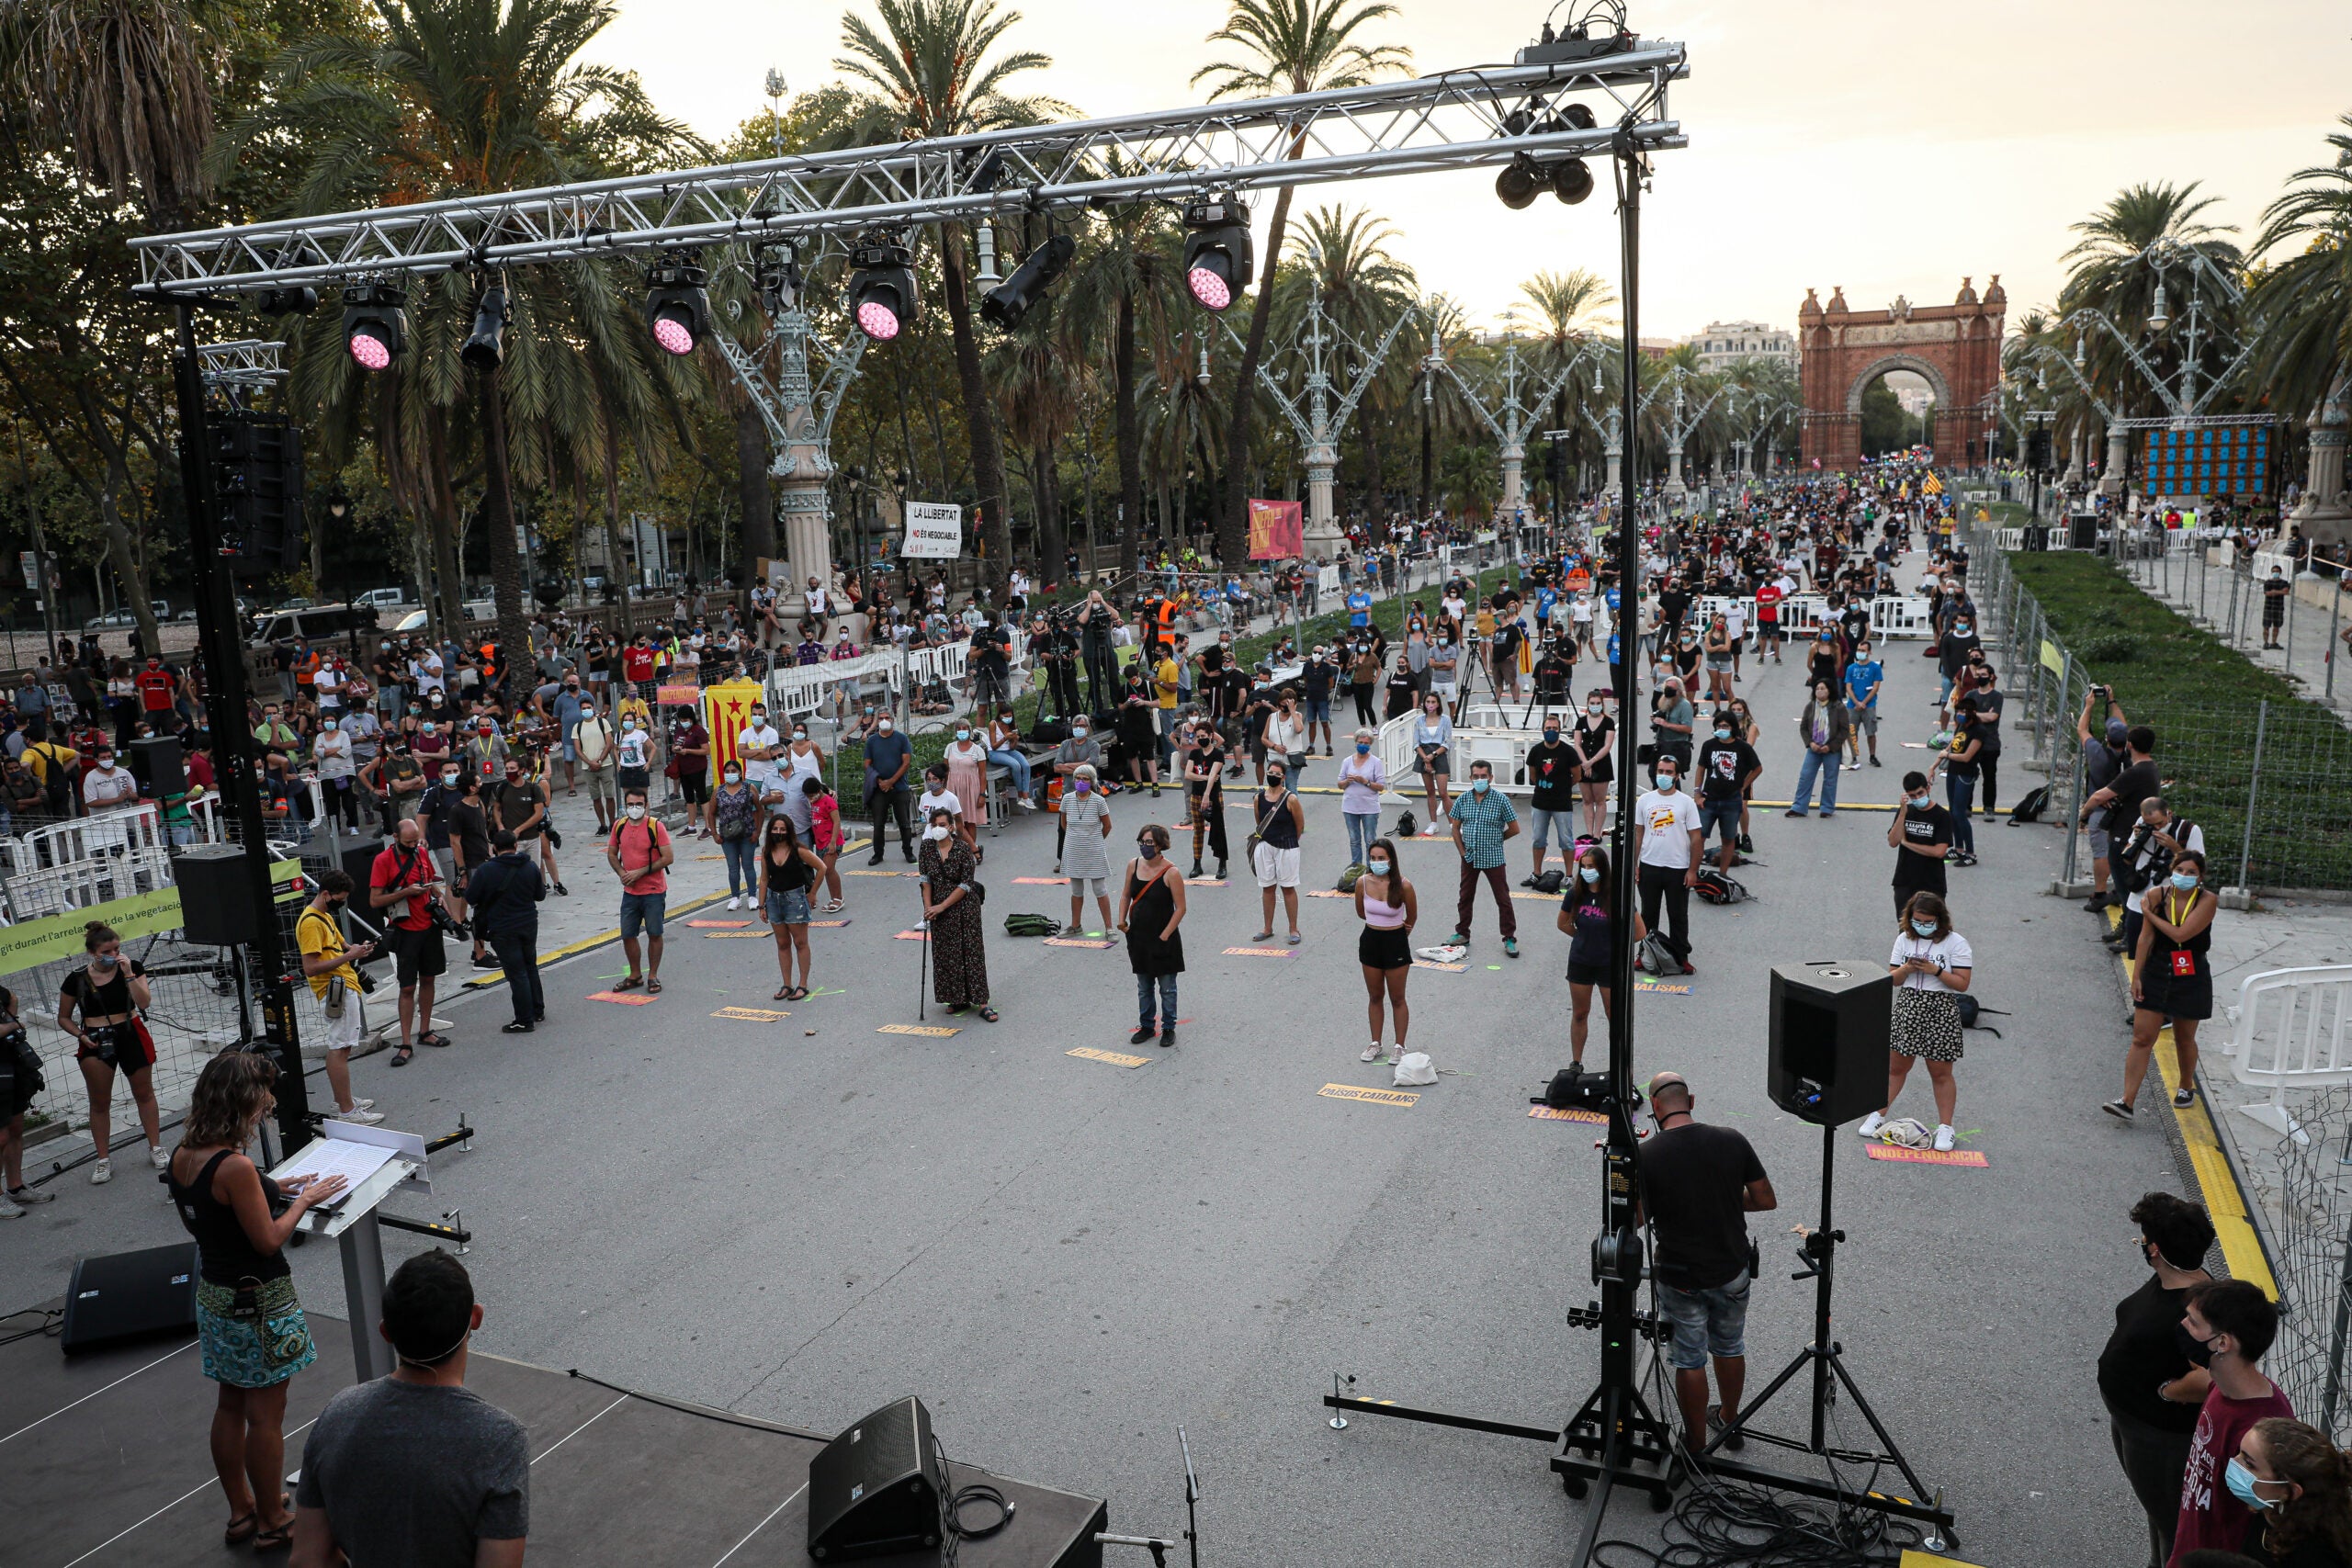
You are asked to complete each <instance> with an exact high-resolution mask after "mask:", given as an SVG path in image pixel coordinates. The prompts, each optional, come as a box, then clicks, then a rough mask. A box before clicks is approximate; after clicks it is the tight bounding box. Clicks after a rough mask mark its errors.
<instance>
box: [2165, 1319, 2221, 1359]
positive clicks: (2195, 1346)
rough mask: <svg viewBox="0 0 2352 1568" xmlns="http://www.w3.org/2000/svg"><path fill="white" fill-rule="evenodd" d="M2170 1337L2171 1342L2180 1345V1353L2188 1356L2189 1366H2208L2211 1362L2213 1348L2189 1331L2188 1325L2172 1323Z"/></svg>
mask: <svg viewBox="0 0 2352 1568" xmlns="http://www.w3.org/2000/svg"><path fill="white" fill-rule="evenodd" d="M2172 1337H2173V1343H2174V1344H2176V1345H2177V1346H2179V1347H2180V1353H2181V1354H2182V1355H2184V1356H2186V1357H2188V1364H2189V1365H2190V1366H2193V1367H2210V1366H2211V1365H2212V1364H2213V1348H2212V1347H2211V1345H2208V1344H2207V1343H2206V1342H2205V1341H2204V1340H2202V1339H2199V1338H2198V1337H2197V1336H2195V1335H2194V1334H2191V1333H2189V1332H2188V1325H2187V1324H2185V1323H2176V1324H2174V1325H2173V1328H2172Z"/></svg>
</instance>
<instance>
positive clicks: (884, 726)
mask: <svg viewBox="0 0 2352 1568" xmlns="http://www.w3.org/2000/svg"><path fill="white" fill-rule="evenodd" d="M874 728H876V729H878V730H880V731H881V732H882V733H883V734H885V735H888V734H889V733H890V721H889V720H888V719H887V718H883V719H876V721H875V723H874Z"/></svg>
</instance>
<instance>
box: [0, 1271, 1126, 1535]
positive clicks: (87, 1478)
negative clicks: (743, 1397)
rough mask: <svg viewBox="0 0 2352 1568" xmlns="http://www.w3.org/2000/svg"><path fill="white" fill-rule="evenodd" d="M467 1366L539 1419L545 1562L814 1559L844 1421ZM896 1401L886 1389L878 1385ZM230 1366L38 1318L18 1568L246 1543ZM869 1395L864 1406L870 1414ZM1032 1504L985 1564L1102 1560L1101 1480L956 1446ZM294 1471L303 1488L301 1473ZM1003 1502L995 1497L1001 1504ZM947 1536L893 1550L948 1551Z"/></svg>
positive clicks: (296, 1436)
mask: <svg viewBox="0 0 2352 1568" xmlns="http://www.w3.org/2000/svg"><path fill="white" fill-rule="evenodd" d="M311 1334H312V1336H313V1337H314V1338H315V1339H316V1340H317V1342H318V1346H319V1359H318V1363H317V1365H315V1366H313V1367H312V1368H311V1369H310V1370H309V1371H305V1372H303V1373H301V1374H300V1376H298V1377H297V1378H296V1379H295V1380H294V1386H293V1389H292V1391H291V1392H290V1394H289V1396H288V1400H287V1409H286V1450H287V1468H288V1471H289V1472H291V1471H293V1470H294V1469H296V1468H297V1467H298V1466H299V1465H300V1461H301V1449H302V1438H303V1434H304V1433H305V1432H306V1431H307V1430H308V1429H309V1427H310V1424H311V1422H312V1421H313V1420H315V1419H316V1418H317V1416H318V1414H319V1412H320V1410H321V1409H322V1407H324V1405H325V1404H326V1402H327V1401H328V1400H329V1399H330V1398H332V1397H334V1393H335V1392H336V1391H337V1390H339V1389H342V1388H344V1387H345V1386H347V1385H348V1384H349V1382H351V1347H350V1337H349V1330H348V1329H347V1327H346V1326H345V1324H344V1323H343V1322H342V1320H340V1319H337V1318H331V1317H328V1316H326V1315H324V1314H316V1313H314V1314H311ZM466 1382H467V1386H468V1387H469V1388H471V1389H473V1390H474V1391H475V1392H476V1393H480V1394H481V1396H482V1397H483V1398H485V1399H487V1400H489V1401H490V1402H491V1403H492V1404H497V1405H499V1406H500V1407H502V1408H503V1409H505V1410H507V1411H508V1412H510V1413H512V1414H513V1415H514V1416H515V1417H516V1418H517V1419H518V1420H520V1421H522V1422H523V1423H524V1424H525V1426H526V1427H528V1428H529V1429H530V1434H531V1533H530V1548H529V1553H528V1554H529V1556H530V1558H531V1559H532V1560H533V1561H534V1562H561V1563H565V1564H568V1565H573V1568H593V1565H597V1564H607V1563H609V1564H613V1565H615V1568H624V1565H625V1568H642V1565H643V1564H647V1563H662V1564H665V1565H676V1568H686V1565H693V1564H709V1565H711V1568H717V1565H718V1564H719V1563H721V1562H725V1563H729V1564H733V1565H735V1568H752V1565H756V1564H773V1563H789V1564H795V1565H805V1564H807V1563H808V1562H809V1561H810V1559H809V1554H808V1549H807V1544H806V1543H807V1541H808V1514H807V1492H806V1487H807V1483H808V1479H809V1458H810V1456H811V1455H813V1454H815V1453H816V1452H817V1451H818V1450H820V1449H821V1448H822V1447H823V1446H824V1444H825V1441H826V1439H825V1438H820V1437H819V1436H816V1435H815V1434H812V1433H809V1432H801V1431H795V1430H793V1429H791V1428H789V1427H779V1426H776V1425H774V1424H773V1423H770V1422H765V1421H758V1420H753V1419H751V1418H749V1417H746V1416H736V1415H733V1414H730V1413H729V1412H726V1411H718V1410H707V1409H704V1408H702V1407H700V1406H694V1405H688V1404H683V1402H676V1403H664V1402H662V1401H661V1400H659V1399H658V1398H657V1397H656V1396H651V1395H647V1394H641V1393H623V1392H621V1391H619V1390H617V1389H615V1388H610V1387H606V1386H605V1385H604V1384H602V1383H599V1382H594V1381H592V1380H590V1379H588V1378H585V1377H576V1376H571V1375H569V1374H567V1373H564V1372H560V1371H550V1370H548V1369H547V1368H545V1367H535V1366H531V1365H529V1364H527V1363H526V1362H522V1361H510V1360H505V1359H501V1358H499V1357H496V1356H486V1355H482V1354H481V1353H479V1352H476V1353H475V1354H474V1355H472V1356H471V1357H470V1358H469V1365H468V1371H467V1378H466ZM877 1403H878V1400H877ZM212 1405H213V1385H212V1384H211V1383H209V1382H206V1381H205V1380H204V1377H203V1375H202V1373H201V1371H199V1369H198V1351H197V1348H196V1341H195V1340H194V1338H193V1337H190V1338H187V1339H176V1340H175V1339H165V1340H160V1341H159V1340H147V1341H144V1342H141V1343H138V1344H131V1345H126V1346H122V1347H119V1348H111V1349H104V1350H98V1351H94V1352H90V1353H87V1354H84V1355H80V1356H75V1357H73V1358H70V1359H69V1358H67V1357H65V1356H63V1355H62V1354H60V1352H59V1350H58V1348H57V1342H56V1341H55V1340H54V1339H50V1338H46V1337H39V1336H36V1337H32V1338H29V1339H23V1340H19V1341H17V1343H16V1344H14V1345H9V1346H6V1347H0V1468H5V1470H6V1474H7V1476H8V1484H7V1486H6V1489H5V1491H0V1541H6V1548H5V1550H0V1558H5V1560H6V1562H9V1563H10V1564H12V1565H14V1568H74V1565H77V1564H110V1563H119V1564H132V1563H136V1564H139V1565H141V1568H178V1565H179V1564H184V1563H185V1564H198V1563H203V1564H210V1563H217V1562H221V1561H223V1560H224V1559H227V1558H231V1557H234V1558H239V1559H243V1558H246V1557H249V1556H250V1555H251V1552H250V1551H249V1550H247V1549H243V1548H239V1549H237V1550H235V1551H231V1550H229V1549H227V1548H224V1547H223V1546H222V1545H221V1544H220V1529H221V1527H222V1526H223V1525H224V1524H226V1523H227V1520H228V1507H227V1506H226V1505H225V1504H224V1503H223V1502H222V1500H221V1497H220V1486H219V1484H218V1483H216V1482H215V1481H214V1479H213V1476H212V1467H211V1461H210V1460H209V1457H208V1454H207V1450H206V1433H207V1430H208V1428H209V1424H210V1421H211V1416H212ZM862 1414H864V1412H857V1413H854V1414H853V1415H852V1416H847V1417H844V1419H845V1420H854V1419H855V1417H856V1416H857V1415H862ZM950 1468H951V1474H952V1476H953V1479H954V1482H955V1483H956V1485H957V1486H963V1485H967V1484H969V1483H972V1482H974V1481H977V1480H986V1481H988V1482H989V1483H991V1484H993V1485H995V1486H996V1487H998V1488H999V1489H1000V1490H1001V1491H1002V1492H1003V1493H1004V1494H1005V1495H1007V1496H1008V1497H1011V1498H1012V1500H1013V1502H1014V1504H1015V1511H1014V1514H1013V1517H1012V1523H1011V1524H1010V1525H1008V1526H1007V1527H1006V1528H1005V1529H1004V1530H1003V1531H1002V1532H1001V1534H998V1535H995V1536H992V1537H989V1539H987V1540H977V1541H967V1542H965V1543H964V1544H963V1546H962V1549H961V1551H960V1555H959V1561H960V1562H962V1563H963V1564H964V1565H965V1568H1081V1565H1085V1568H1091V1565H1093V1564H1096V1563H1099V1562H1101V1561H1102V1548H1101V1547H1100V1546H1097V1545H1096V1544H1094V1541H1093V1535H1094V1532H1095V1531H1097V1530H1100V1529H1108V1528H1109V1526H1108V1523H1107V1520H1108V1517H1109V1515H1108V1511H1107V1509H1106V1508H1105V1506H1104V1505H1103V1503H1102V1502H1100V1501H1099V1500H1097V1499H1095V1498H1091V1497H1080V1496H1078V1495H1075V1494H1072V1493H1068V1492H1061V1491H1057V1490H1055V1489H1054V1488H1052V1487H1047V1486H1037V1485H1034V1484H1031V1483H1026V1482H1019V1481H1012V1480H1009V1479H1007V1478H1005V1477H1002V1476H995V1475H989V1474H987V1473H986V1472H983V1471H981V1470H979V1469H978V1468H977V1467H974V1466H971V1465H967V1464H953V1465H951V1467H950ZM289 1490H290V1488H289ZM991 1512H992V1511H991V1510H988V1509H983V1508H978V1507H976V1508H975V1509H974V1510H973V1511H972V1516H971V1517H973V1518H974V1519H975V1520H976V1521H978V1520H983V1519H986V1518H988V1517H990V1516H991ZM934 1560H935V1559H934V1558H933V1557H932V1556H930V1555H928V1554H924V1555H920V1556H910V1557H904V1558H901V1557H891V1558H881V1559H875V1560H873V1561H874V1562H876V1563H878V1564H882V1565H884V1568H888V1565H892V1564H911V1563H914V1562H932V1561H934Z"/></svg>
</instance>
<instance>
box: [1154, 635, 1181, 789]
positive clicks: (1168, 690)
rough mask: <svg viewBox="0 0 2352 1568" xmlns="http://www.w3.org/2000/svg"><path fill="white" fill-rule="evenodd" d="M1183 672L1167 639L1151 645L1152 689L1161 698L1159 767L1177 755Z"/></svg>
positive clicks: (1161, 638) (1166, 765) (1164, 766)
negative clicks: (1178, 695) (1178, 698)
mask: <svg viewBox="0 0 2352 1568" xmlns="http://www.w3.org/2000/svg"><path fill="white" fill-rule="evenodd" d="M1181 673H1182V672H1181V671H1179V670H1178V669H1177V668H1176V659H1175V655H1174V654H1173V653H1172V652H1171V651H1170V643H1169V641H1168V639H1167V638H1166V637H1160V638H1159V640H1158V641H1156V642H1154V643H1153V644H1152V645H1151V689H1152V690H1153V692H1155V693H1156V694H1158V695H1159V765H1160V767H1161V768H1162V769H1165V768H1167V767H1168V766H1169V761H1170V758H1172V757H1173V756H1174V755H1175V754H1176V687H1177V682H1178V679H1179V676H1180V675H1181Z"/></svg>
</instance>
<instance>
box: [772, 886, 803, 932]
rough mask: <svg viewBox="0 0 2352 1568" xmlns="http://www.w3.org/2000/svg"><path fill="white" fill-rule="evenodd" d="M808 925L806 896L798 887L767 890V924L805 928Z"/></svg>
mask: <svg viewBox="0 0 2352 1568" xmlns="http://www.w3.org/2000/svg"><path fill="white" fill-rule="evenodd" d="M808 923H809V894H808V891H807V889H805V888H799V887H771V888H769V889H768V924H770V925H772V926H805V925H807V924H808Z"/></svg>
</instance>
